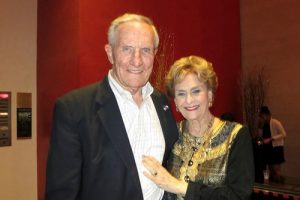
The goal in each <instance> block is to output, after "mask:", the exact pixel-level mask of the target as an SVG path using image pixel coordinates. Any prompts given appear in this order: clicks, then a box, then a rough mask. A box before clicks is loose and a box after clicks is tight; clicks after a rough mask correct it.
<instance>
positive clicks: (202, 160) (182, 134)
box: [168, 118, 254, 199]
mask: <svg viewBox="0 0 300 200" xmlns="http://www.w3.org/2000/svg"><path fill="white" fill-rule="evenodd" d="M178 129H179V139H178V141H177V142H176V143H175V145H174V147H173V150H172V155H171V157H170V160H169V163H168V170H169V171H170V173H171V174H172V175H173V176H175V177H177V178H179V179H181V180H185V181H187V182H189V187H188V191H187V194H186V197H189V199H199V198H198V196H199V195H200V196H201V195H202V197H205V196H206V195H208V194H209V193H210V192H212V191H216V190H218V191H219V194H216V193H215V194H214V195H213V196H215V197H214V198H215V199H218V197H220V199H227V197H228V199H235V198H234V197H237V199H244V198H243V197H246V196H249V193H250V194H251V187H252V184H253V180H252V177H251V176H252V175H253V171H254V170H253V158H252V145H251V138H250V136H249V133H248V131H246V133H245V131H242V132H244V133H243V134H242V135H246V136H245V137H244V136H243V137H241V138H244V139H242V140H245V139H246V140H249V141H245V142H246V143H245V144H246V146H245V151H244V150H243V149H242V148H243V146H244V145H245V144H242V145H236V146H237V147H238V148H240V149H237V151H238V152H237V154H234V155H237V156H235V157H236V158H234V157H232V156H231V157H230V152H231V148H232V146H233V144H234V141H235V139H236V137H237V135H239V133H240V132H241V130H247V129H245V128H243V126H242V125H241V124H239V123H236V122H228V121H222V120H220V119H219V118H215V120H214V123H213V125H212V127H211V129H210V131H209V132H208V133H207V134H205V136H204V137H203V138H201V139H199V138H196V137H194V136H192V135H191V134H189V133H188V131H187V128H186V120H183V121H181V122H180V123H178ZM239 140H240V141H241V139H239ZM238 142H239V141H237V143H238ZM244 153H245V154H244ZM244 155H247V157H248V158H244V160H243V158H241V159H240V160H239V161H238V162H241V164H238V163H236V164H237V167H238V166H240V169H239V168H237V169H233V168H230V169H229V166H228V163H229V159H230V160H231V162H230V163H232V161H234V162H235V159H239V157H240V156H241V157H245V156H244ZM234 162H233V163H234ZM236 164H234V165H233V166H236ZM247 164H248V165H249V166H250V167H247ZM232 170H233V171H232ZM234 171H236V173H237V174H236V175H235V174H234V173H235V172H234ZM232 172H233V173H232ZM228 173H230V174H234V175H233V176H232V177H228ZM243 173H244V174H243ZM238 175H245V176H246V179H245V180H248V183H245V184H240V182H244V181H243V180H242V179H243V178H242V177H241V178H239V177H238ZM194 183H196V184H194ZM235 185H240V187H244V188H239V186H235ZM197 187H198V188H199V191H198V190H197ZM233 187H235V188H236V190H237V191H235V188H233ZM195 188H196V191H194V190H195ZM204 188H205V189H204ZM217 188H219V189H217ZM220 188H221V189H220ZM201 190H208V192H207V194H203V192H202V191H201ZM192 191H193V192H192ZM191 193H192V194H191ZM224 195H225V197H224ZM232 196H233V197H232ZM194 197H195V198H194ZM240 197H241V198H240ZM177 198H178V199H183V197H182V196H177ZM185 199H187V198H185ZM201 199H212V198H201ZM245 199H247V198H245Z"/></svg>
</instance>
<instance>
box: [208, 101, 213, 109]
mask: <svg viewBox="0 0 300 200" xmlns="http://www.w3.org/2000/svg"><path fill="white" fill-rule="evenodd" d="M208 107H209V108H210V107H212V101H211V100H210V101H209V102H208Z"/></svg>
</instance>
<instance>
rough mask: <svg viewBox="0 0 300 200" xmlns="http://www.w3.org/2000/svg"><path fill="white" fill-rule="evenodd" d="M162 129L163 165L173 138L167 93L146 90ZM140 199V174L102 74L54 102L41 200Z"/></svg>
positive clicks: (173, 121) (117, 109) (173, 129)
mask: <svg viewBox="0 0 300 200" xmlns="http://www.w3.org/2000/svg"><path fill="white" fill-rule="evenodd" d="M151 97H152V100H153V103H154V105H155V108H156V111H157V114H158V117H159V120H160V124H161V127H162V130H163V134H164V138H165V142H166V149H165V154H164V159H163V165H164V166H165V165H166V162H167V158H168V156H169V154H170V152H171V150H172V147H173V144H174V143H175V141H176V140H177V138H178V131H177V126H176V122H175V120H174V118H173V116H172V113H171V110H170V105H169V101H168V99H167V97H166V96H165V95H163V94H162V93H160V92H159V91H158V90H156V89H155V90H154V92H153V94H152V95H151ZM60 199H62V200H75V199H76V200H77V199H81V200H96V199H97V200H99V199H101V200H106V199H107V200H121V199H122V200H123V199H128V200H141V199H143V195H142V190H141V186H140V180H139V177H138V172H137V168H136V165H135V161H134V157H133V153H132V150H131V147H130V143H129V139H128V137H127V133H126V130H125V126H124V124H123V120H122V117H121V113H120V110H119V107H118V104H117V101H116V98H115V96H114V94H113V92H112V90H111V88H110V86H109V83H108V79H107V77H105V78H104V80H103V81H102V82H100V83H99V82H98V83H95V84H93V85H90V86H87V87H84V88H81V89H77V90H74V91H72V92H70V93H68V94H66V95H64V96H62V97H60V98H59V99H58V100H57V101H56V103H55V108H54V113H53V129H52V136H51V140H50V147H49V156H48V162H47V178H46V200H60Z"/></svg>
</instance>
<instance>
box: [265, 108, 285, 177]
mask: <svg viewBox="0 0 300 200" xmlns="http://www.w3.org/2000/svg"><path fill="white" fill-rule="evenodd" d="M259 117H260V118H259V119H260V125H261V130H262V138H263V161H264V167H265V169H267V168H268V169H269V170H270V181H273V182H283V181H284V179H283V176H282V174H281V164H282V163H284V162H285V158H284V138H285V137H286V132H285V130H284V128H283V126H282V124H281V122H280V121H279V120H277V119H274V118H273V117H272V115H271V112H270V110H269V108H268V107H267V106H262V107H261V109H260V113H259Z"/></svg>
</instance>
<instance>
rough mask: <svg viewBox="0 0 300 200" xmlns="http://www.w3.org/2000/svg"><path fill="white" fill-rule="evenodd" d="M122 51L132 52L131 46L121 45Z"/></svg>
mask: <svg viewBox="0 0 300 200" xmlns="http://www.w3.org/2000/svg"><path fill="white" fill-rule="evenodd" d="M122 51H123V52H126V53H131V52H133V48H132V47H128V46H125V47H122Z"/></svg>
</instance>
